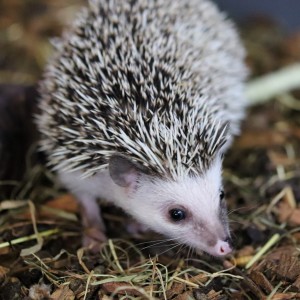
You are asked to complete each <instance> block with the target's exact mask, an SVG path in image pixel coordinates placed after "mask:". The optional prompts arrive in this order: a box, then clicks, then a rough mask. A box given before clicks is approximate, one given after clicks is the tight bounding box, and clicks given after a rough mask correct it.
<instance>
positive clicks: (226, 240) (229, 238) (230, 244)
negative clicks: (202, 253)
mask: <svg viewBox="0 0 300 300" xmlns="http://www.w3.org/2000/svg"><path fill="white" fill-rule="evenodd" d="M224 242H226V243H228V245H229V246H230V247H232V239H231V237H230V236H227V237H226V238H225V239H224Z"/></svg>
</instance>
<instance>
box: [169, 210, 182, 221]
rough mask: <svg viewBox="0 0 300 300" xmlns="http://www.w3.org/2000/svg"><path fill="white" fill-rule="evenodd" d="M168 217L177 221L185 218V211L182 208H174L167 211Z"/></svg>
mask: <svg viewBox="0 0 300 300" xmlns="http://www.w3.org/2000/svg"><path fill="white" fill-rule="evenodd" d="M169 214H170V217H171V219H172V220H173V221H175V222H178V221H181V220H183V219H185V212H184V210H182V209H178V208H174V209H171V210H170V211H169Z"/></svg>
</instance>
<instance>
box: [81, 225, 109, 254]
mask: <svg viewBox="0 0 300 300" xmlns="http://www.w3.org/2000/svg"><path fill="white" fill-rule="evenodd" d="M106 241H107V237H106V235H105V233H104V232H103V230H102V229H101V228H99V227H87V228H85V229H84V233H83V237H82V245H83V247H85V248H88V249H89V250H91V251H92V252H94V253H95V252H98V251H99V250H100V247H101V245H102V244H103V243H104V242H106Z"/></svg>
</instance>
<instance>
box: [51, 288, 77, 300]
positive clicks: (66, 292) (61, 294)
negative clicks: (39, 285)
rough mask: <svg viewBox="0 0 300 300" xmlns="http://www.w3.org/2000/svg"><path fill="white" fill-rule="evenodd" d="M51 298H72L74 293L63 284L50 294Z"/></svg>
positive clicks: (57, 299)
mask: <svg viewBox="0 0 300 300" xmlns="http://www.w3.org/2000/svg"><path fill="white" fill-rule="evenodd" d="M50 299H51V300H65V299H68V300H74V299H75V295H74V293H73V291H72V290H71V289H70V288H69V286H67V285H65V286H63V287H60V288H58V289H57V290H56V291H55V292H54V293H52V294H51V298H50Z"/></svg>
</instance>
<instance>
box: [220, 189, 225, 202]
mask: <svg viewBox="0 0 300 300" xmlns="http://www.w3.org/2000/svg"><path fill="white" fill-rule="evenodd" d="M224 198H225V192H224V191H223V190H222V191H221V192H220V201H222V200H223V199H224Z"/></svg>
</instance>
